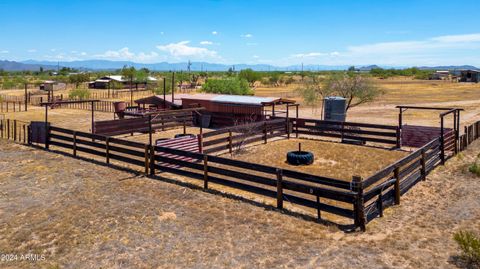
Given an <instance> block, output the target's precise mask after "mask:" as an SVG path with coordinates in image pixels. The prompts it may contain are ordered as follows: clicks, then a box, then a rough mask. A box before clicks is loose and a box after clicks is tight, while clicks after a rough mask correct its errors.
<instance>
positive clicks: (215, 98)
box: [135, 93, 295, 106]
mask: <svg viewBox="0 0 480 269" xmlns="http://www.w3.org/2000/svg"><path fill="white" fill-rule="evenodd" d="M174 98H175V100H173V102H172V95H171V94H167V95H166V96H165V99H166V100H165V101H167V102H168V103H170V104H172V103H173V104H174V105H176V106H181V105H182V100H183V99H186V100H203V101H211V102H215V103H230V104H245V105H258V106H263V105H271V104H281V103H295V101H294V100H289V99H283V98H280V97H258V96H245V95H227V94H210V93H200V94H175V97H174ZM159 102H163V95H153V96H150V97H145V98H141V99H138V100H135V103H137V104H157V103H159Z"/></svg>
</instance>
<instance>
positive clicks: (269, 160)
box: [223, 138, 408, 181]
mask: <svg viewBox="0 0 480 269" xmlns="http://www.w3.org/2000/svg"><path fill="white" fill-rule="evenodd" d="M298 143H301V144H302V150H305V151H310V152H312V153H313V154H314V157H315V161H314V163H313V164H312V165H307V166H305V165H303V166H295V165H290V164H288V163H287V162H286V156H287V153H288V152H289V151H294V150H298ZM407 154H408V153H407V152H404V151H393V150H386V149H380V148H373V147H362V146H354V145H347V144H341V143H333V142H326V141H318V140H311V139H295V138H291V139H282V140H276V141H269V142H268V143H267V144H258V145H255V146H250V147H246V148H243V149H241V150H239V151H238V152H236V153H234V154H233V155H231V154H229V153H226V154H224V155H223V156H224V157H228V158H233V159H236V160H241V161H247V162H250V163H258V164H264V165H269V166H274V167H280V168H284V169H290V170H295V171H300V172H304V173H310V174H313V175H321V176H326V177H331V178H336V179H341V180H345V181H351V179H352V176H361V177H363V178H367V177H368V176H371V175H372V174H373V173H375V172H376V171H379V170H381V169H382V168H384V167H386V166H387V165H389V164H391V163H393V162H395V161H396V160H399V159H400V158H402V157H403V156H406V155H407Z"/></svg>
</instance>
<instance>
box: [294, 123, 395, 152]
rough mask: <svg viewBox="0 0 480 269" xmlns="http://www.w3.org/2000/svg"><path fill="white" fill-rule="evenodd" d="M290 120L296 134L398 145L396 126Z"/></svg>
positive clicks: (345, 140)
mask: <svg viewBox="0 0 480 269" xmlns="http://www.w3.org/2000/svg"><path fill="white" fill-rule="evenodd" d="M290 121H291V122H292V123H293V128H294V131H295V133H296V134H297V135H298V134H303V135H309V136H321V137H331V138H340V139H342V141H344V142H359V143H366V142H374V143H381V144H387V145H394V146H396V147H400V129H399V128H398V127H397V126H391V125H380V124H368V123H357V122H336V121H324V120H313V119H302V118H298V119H295V118H292V119H290Z"/></svg>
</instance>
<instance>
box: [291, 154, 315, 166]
mask: <svg viewBox="0 0 480 269" xmlns="http://www.w3.org/2000/svg"><path fill="white" fill-rule="evenodd" d="M313 159H314V157H313V153H311V152H308V151H290V152H289V153H287V162H288V163H289V164H291V165H309V164H312V163H313Z"/></svg>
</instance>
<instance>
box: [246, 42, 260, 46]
mask: <svg viewBox="0 0 480 269" xmlns="http://www.w3.org/2000/svg"><path fill="white" fill-rule="evenodd" d="M245 45H247V46H256V45H258V43H255V42H250V43H247V44H245Z"/></svg>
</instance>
